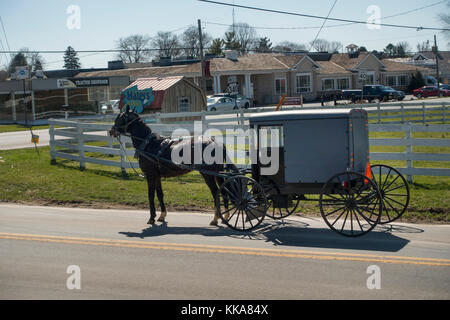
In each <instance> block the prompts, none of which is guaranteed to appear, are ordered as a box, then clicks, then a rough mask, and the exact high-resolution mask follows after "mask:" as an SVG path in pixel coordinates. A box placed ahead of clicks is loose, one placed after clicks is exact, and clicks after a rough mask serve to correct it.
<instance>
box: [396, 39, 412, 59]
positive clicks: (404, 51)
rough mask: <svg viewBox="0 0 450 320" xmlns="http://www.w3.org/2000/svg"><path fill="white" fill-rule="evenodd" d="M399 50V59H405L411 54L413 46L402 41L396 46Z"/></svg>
mask: <svg viewBox="0 0 450 320" xmlns="http://www.w3.org/2000/svg"><path fill="white" fill-rule="evenodd" d="M396 48H397V49H396V50H397V57H399V58H403V57H406V56H408V55H409V54H410V52H411V46H410V45H409V43H408V42H406V41H401V42H399V43H397V45H396Z"/></svg>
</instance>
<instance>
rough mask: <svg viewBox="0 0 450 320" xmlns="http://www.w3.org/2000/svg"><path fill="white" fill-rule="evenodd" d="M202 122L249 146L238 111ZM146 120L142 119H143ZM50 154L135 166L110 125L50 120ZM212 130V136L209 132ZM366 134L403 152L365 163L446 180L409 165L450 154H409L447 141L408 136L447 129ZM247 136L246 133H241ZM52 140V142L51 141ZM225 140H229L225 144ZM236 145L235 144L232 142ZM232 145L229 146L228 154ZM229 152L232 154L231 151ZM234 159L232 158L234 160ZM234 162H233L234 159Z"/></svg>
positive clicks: (166, 127) (163, 128)
mask: <svg viewBox="0 0 450 320" xmlns="http://www.w3.org/2000/svg"><path fill="white" fill-rule="evenodd" d="M198 114H199V115H196V116H199V117H200V118H201V119H202V121H201V122H200V123H201V125H202V128H201V131H200V132H198V134H201V133H203V132H204V131H205V130H207V129H215V130H212V132H211V135H213V136H214V135H215V134H217V135H220V137H222V134H223V133H224V132H225V130H227V133H228V134H227V139H230V136H231V141H233V143H231V144H233V145H234V146H236V145H237V144H239V143H242V140H239V141H238V140H232V139H244V140H243V141H244V144H243V145H244V146H240V149H241V150H242V149H244V150H247V149H248V148H246V146H248V144H249V137H248V135H247V134H246V133H245V132H246V130H247V129H248V122H247V120H248V116H246V115H245V114H244V113H243V112H239V113H237V114H236V112H231V113H228V114H229V115H230V116H227V114H221V115H220V116H221V117H219V118H217V117H209V116H208V115H207V114H205V113H198ZM184 116H186V115H185V114H168V115H167V114H166V115H163V114H160V115H158V116H157V117H159V119H157V120H156V121H158V122H159V121H161V120H162V119H170V118H175V117H176V118H181V117H184ZM189 116H192V114H191V113H189ZM145 118H146V119H147V120H149V119H148V118H149V117H148V116H146V117H145ZM49 124H50V129H49V133H50V155H51V159H52V162H54V161H56V158H63V159H68V160H73V161H77V162H79V163H80V168H82V169H84V168H85V167H86V163H95V164H100V165H106V166H114V167H120V168H121V169H122V171H123V172H125V171H126V169H129V168H137V167H138V166H139V165H138V163H137V162H136V161H134V159H133V158H132V157H133V155H134V149H133V148H129V147H126V148H122V146H124V147H125V146H129V145H130V143H131V141H130V139H129V138H127V137H121V144H119V143H118V142H117V140H116V139H115V138H112V137H110V136H109V135H108V134H107V131H108V130H109V129H110V128H111V123H108V124H105V123H92V122H91V123H87V122H81V121H69V120H55V119H50V121H49ZM149 125H150V127H151V128H152V130H153V131H154V132H157V133H159V134H161V135H163V136H171V135H172V133H173V132H174V130H175V129H185V130H187V131H188V132H189V133H190V134H193V133H194V130H195V129H196V127H195V126H194V123H193V122H192V121H191V122H187V123H166V124H162V123H151V124H149ZM55 126H62V127H63V128H58V129H56V128H55ZM239 129H242V130H239ZM214 131H216V132H217V133H214ZM369 131H373V132H404V137H403V138H389V139H387V138H383V139H380V138H373V139H370V145H371V146H404V147H405V148H406V150H405V152H371V153H370V157H371V160H386V161H392V160H401V161H406V167H403V168H398V169H399V170H400V171H401V172H402V173H403V174H405V175H406V176H407V177H408V180H409V181H412V177H413V176H417V175H427V176H450V166H448V168H417V167H414V166H413V161H440V162H442V161H444V162H448V161H450V153H421V152H413V147H415V146H426V147H450V139H421V138H413V137H412V136H413V135H412V133H413V132H442V133H444V132H450V125H414V124H370V125H369ZM247 133H248V132H247ZM57 137H58V138H57ZM92 142H102V143H103V144H104V145H107V146H96V145H92V144H90V143H92ZM226 142H230V140H226ZM236 142H237V143H236ZM234 146H229V145H227V147H229V150H230V149H232V148H233V147H234ZM234 151H235V150H234ZM90 152H92V153H96V154H104V155H109V156H111V157H114V156H116V157H120V159H119V160H118V161H116V160H107V159H102V158H99V157H95V156H91V155H87V154H86V153H90ZM235 160H236V158H235ZM238 160H239V159H238ZM239 166H240V167H248V165H246V164H245V162H240V163H239Z"/></svg>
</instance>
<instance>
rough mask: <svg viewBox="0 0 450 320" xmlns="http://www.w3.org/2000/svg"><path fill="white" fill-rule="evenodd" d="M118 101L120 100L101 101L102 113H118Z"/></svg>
mask: <svg viewBox="0 0 450 320" xmlns="http://www.w3.org/2000/svg"><path fill="white" fill-rule="evenodd" d="M119 102H120V100H109V102H106V101H102V102H101V104H102V107H101V110H102V113H120V108H119Z"/></svg>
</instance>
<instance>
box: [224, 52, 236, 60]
mask: <svg viewBox="0 0 450 320" xmlns="http://www.w3.org/2000/svg"><path fill="white" fill-rule="evenodd" d="M225 58H227V59H229V60H231V61H237V59H238V53H237V51H236V50H225Z"/></svg>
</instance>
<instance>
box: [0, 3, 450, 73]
mask: <svg viewBox="0 0 450 320" xmlns="http://www.w3.org/2000/svg"><path fill="white" fill-rule="evenodd" d="M218 1H222V2H228V3H233V1H232V0H218ZM333 2H334V0H316V1H303V0H280V1H273V0H272V1H269V0H235V3H236V4H242V5H248V6H258V7H263V8H269V9H275V10H281V11H290V12H297V13H305V14H311V15H320V16H326V15H327V14H328V11H329V10H330V8H331V6H332V4H333ZM436 2H438V0H426V1H425V0H408V1H405V0H398V1H393V0H379V1H374V0H338V1H337V3H336V6H335V7H334V9H333V11H332V13H331V17H335V18H344V19H354V20H363V21H366V20H367V18H368V17H369V14H367V12H366V10H367V8H368V7H369V6H370V5H376V6H378V7H379V8H380V10H381V16H382V17H383V16H389V15H393V14H397V13H401V12H405V11H408V10H411V9H415V8H419V7H423V6H426V5H428V4H433V3H436ZM70 5H77V6H79V8H80V11H81V28H80V29H72V30H69V29H68V28H67V25H66V22H67V19H68V18H69V14H68V13H67V12H66V11H67V8H68V7H69V6H70ZM448 8H449V7H447V6H446V5H445V3H442V4H439V5H436V6H433V7H430V8H427V9H423V10H420V11H417V12H413V13H410V14H406V15H403V16H398V17H394V18H390V19H382V23H391V24H404V25H421V26H424V27H425V26H427V27H442V24H441V23H440V21H439V20H438V14H439V13H443V12H448ZM0 15H1V17H2V20H3V22H4V26H5V31H6V35H7V40H8V43H9V47H10V49H11V50H18V49H20V48H23V47H27V48H29V49H30V50H65V49H66V48H67V46H69V45H71V46H72V47H74V48H75V49H76V50H93V49H94V50H96V49H113V48H114V47H115V41H116V40H117V39H119V38H120V37H126V36H128V35H130V34H136V33H141V34H148V35H149V36H154V35H155V34H156V33H157V32H158V31H174V30H176V31H175V33H176V34H179V35H180V34H181V33H182V32H183V30H184V29H185V28H186V27H188V26H189V25H192V24H194V25H196V24H197V19H201V20H202V22H203V26H204V31H206V32H208V33H209V34H211V35H212V36H213V37H222V36H223V34H224V32H225V31H226V29H227V27H225V26H218V25H212V24H208V23H207V22H215V23H224V24H231V22H232V8H231V7H223V6H217V5H213V4H208V3H203V2H199V1H196V0H163V1H161V0H159V1H156V0H147V1H144V0H128V1H115V0H109V1H107V0H40V1H36V0H14V1H5V0H3V1H0ZM235 18H236V21H237V22H246V23H248V24H249V25H251V26H255V27H272V28H274V27H308V26H320V25H321V24H322V20H318V19H311V18H304V17H294V16H287V15H280V14H275V13H266V12H259V11H252V10H247V9H235ZM334 24H339V22H333V21H328V22H327V23H326V24H325V26H327V25H334ZM256 31H257V33H258V35H259V36H267V37H269V38H270V39H271V41H272V43H273V44H274V45H275V44H277V43H279V42H281V41H292V42H298V43H308V42H310V41H311V40H313V39H314V37H315V36H316V33H317V31H318V30H317V29H312V30H301V29H293V30H267V29H259V28H257V29H256ZM434 34H437V37H438V42H439V47H440V49H441V50H447V49H449V47H448V45H447V43H448V39H446V38H445V37H444V35H443V34H441V33H439V32H437V31H430V30H423V31H416V30H411V29H397V28H389V27H382V28H381V29H379V30H369V29H368V28H367V26H365V25H351V26H343V27H336V28H324V29H323V30H322V31H321V33H320V35H319V38H325V39H327V40H334V41H340V42H341V43H342V44H343V45H344V46H345V45H347V44H350V43H355V44H357V45H360V46H365V47H367V48H368V49H369V50H373V49H376V50H381V49H382V48H384V47H385V46H386V45H387V44H388V43H389V42H392V43H396V42H399V41H408V42H409V43H410V45H411V47H412V48H413V49H414V50H415V47H416V44H417V43H418V42H422V41H425V40H430V41H432V40H433V35H434ZM0 40H1V43H2V44H3V47H4V48H5V49H6V39H5V37H4V34H3V32H2V30H1V29H0ZM0 48H1V47H0ZM43 56H44V59H45V61H46V69H59V68H61V67H62V65H63V62H62V54H45V55H43ZM79 56H80V57H81V62H82V65H83V67H86V68H88V67H106V65H107V61H108V60H112V59H114V54H108V53H107V54H104V53H102V54H88V53H80V54H79ZM5 63H6V57H5V56H4V55H0V66H3V65H4V64H5Z"/></svg>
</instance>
